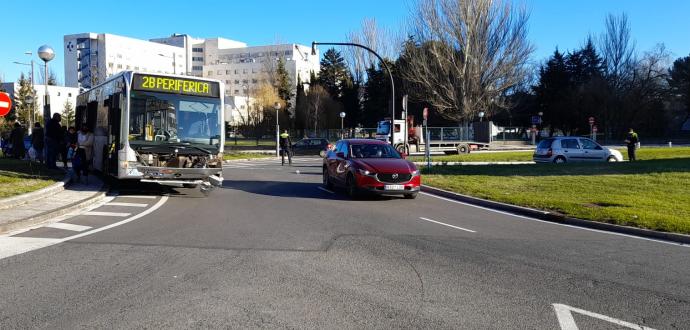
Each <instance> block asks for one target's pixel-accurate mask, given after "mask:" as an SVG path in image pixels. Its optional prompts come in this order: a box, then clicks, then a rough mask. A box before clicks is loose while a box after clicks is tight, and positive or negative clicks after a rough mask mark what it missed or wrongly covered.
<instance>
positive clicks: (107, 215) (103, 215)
mask: <svg viewBox="0 0 690 330" xmlns="http://www.w3.org/2000/svg"><path fill="white" fill-rule="evenodd" d="M130 214H131V213H120V212H96V211H91V212H86V213H84V215H95V216H101V217H126V216H129V215H130Z"/></svg>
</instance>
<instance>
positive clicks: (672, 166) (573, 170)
mask: <svg viewBox="0 0 690 330" xmlns="http://www.w3.org/2000/svg"><path fill="white" fill-rule="evenodd" d="M424 183H425V184H428V185H430V186H434V187H438V188H442V189H446V190H450V191H455V192H458V193H461V194H466V195H472V196H476V197H480V198H485V199H489V200H494V201H499V202H505V203H510V204H514V205H521V206H526V207H531V208H537V209H542V210H549V211H552V212H558V213H561V214H564V215H567V216H571V217H576V218H581V219H589V220H594V221H601V222H608V223H614V224H619V225H627V226H635V227H640V228H647V229H652V230H659V231H668V232H677V233H683V234H690V193H688V187H690V158H677V159H652V160H645V161H638V162H633V163H599V164H592V163H589V164H582V163H581V164H564V165H563V166H555V165H552V164H538V165H494V166H436V167H433V168H432V172H431V173H427V174H425V176H424Z"/></svg>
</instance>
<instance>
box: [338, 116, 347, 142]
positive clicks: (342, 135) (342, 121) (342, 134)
mask: <svg viewBox="0 0 690 330" xmlns="http://www.w3.org/2000/svg"><path fill="white" fill-rule="evenodd" d="M345 115H347V114H346V113H345V112H341V113H340V138H341V139H344V138H345V133H344V131H343V129H344V127H343V126H344V120H345Z"/></svg>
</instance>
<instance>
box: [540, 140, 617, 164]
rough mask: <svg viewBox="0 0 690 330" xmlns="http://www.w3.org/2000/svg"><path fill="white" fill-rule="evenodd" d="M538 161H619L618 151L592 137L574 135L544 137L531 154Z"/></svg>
mask: <svg viewBox="0 0 690 330" xmlns="http://www.w3.org/2000/svg"><path fill="white" fill-rule="evenodd" d="M532 159H534V161H535V162H538V163H558V164H560V163H567V162H620V161H623V155H622V154H621V153H620V151H618V150H615V149H610V148H606V147H603V146H601V145H600V144H599V143H597V142H595V141H594V140H592V139H589V138H585V137H576V136H559V137H552V138H548V139H544V140H542V141H541V142H539V144H538V145H537V149H536V150H535V151H534V155H533V156H532Z"/></svg>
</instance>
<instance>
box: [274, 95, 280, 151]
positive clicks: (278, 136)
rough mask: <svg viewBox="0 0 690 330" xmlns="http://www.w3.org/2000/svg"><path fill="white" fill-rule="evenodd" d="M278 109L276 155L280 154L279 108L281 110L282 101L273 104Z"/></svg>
mask: <svg viewBox="0 0 690 330" xmlns="http://www.w3.org/2000/svg"><path fill="white" fill-rule="evenodd" d="M273 107H274V108H275V109H276V156H280V125H278V110H280V103H279V102H276V103H274V104H273Z"/></svg>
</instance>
